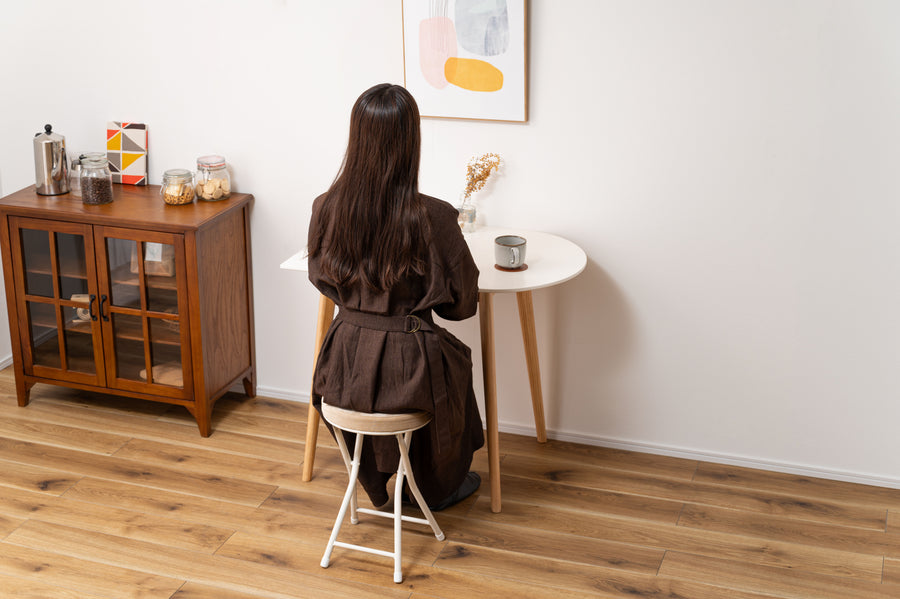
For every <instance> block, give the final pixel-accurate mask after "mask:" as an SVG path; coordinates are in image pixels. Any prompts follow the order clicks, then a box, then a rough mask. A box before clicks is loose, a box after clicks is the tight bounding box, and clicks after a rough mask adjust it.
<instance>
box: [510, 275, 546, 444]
mask: <svg viewBox="0 0 900 599" xmlns="http://www.w3.org/2000/svg"><path fill="white" fill-rule="evenodd" d="M516 301H517V302H518V303H519V322H520V323H521V324H522V340H523V341H524V342H525V363H526V364H527V365H528V383H529V384H530V385H531V406H532V408H533V409H534V428H535V433H536V436H537V440H538V442H539V443H546V442H547V427H546V425H545V424H544V392H543V390H542V389H541V366H540V364H539V363H538V351H537V333H536V332H535V329H534V303H533V302H532V299H531V291H519V292H518V293H516Z"/></svg>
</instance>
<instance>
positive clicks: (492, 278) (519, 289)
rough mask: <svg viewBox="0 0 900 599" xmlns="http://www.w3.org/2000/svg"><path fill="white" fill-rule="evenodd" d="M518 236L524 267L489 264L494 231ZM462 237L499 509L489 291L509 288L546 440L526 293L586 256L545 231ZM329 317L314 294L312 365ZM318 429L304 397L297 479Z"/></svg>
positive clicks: (296, 258)
mask: <svg viewBox="0 0 900 599" xmlns="http://www.w3.org/2000/svg"><path fill="white" fill-rule="evenodd" d="M508 234H513V235H520V236H522V237H524V238H525V239H526V240H527V248H526V251H525V264H526V265H527V267H528V268H526V269H524V270H520V271H516V272H511V271H502V270H500V269H497V268H495V266H494V239H495V238H496V237H498V236H500V235H508ZM464 237H465V239H466V243H468V245H469V249H470V250H471V252H472V257H473V258H474V259H475V264H476V265H477V266H478V270H479V271H480V275H479V277H478V302H479V308H478V313H479V324H480V328H481V362H482V373H483V376H484V411H485V420H486V424H487V445H488V467H489V471H490V480H491V510H492V511H494V512H499V511H500V508H501V498H500V433H499V429H498V422H497V376H496V367H495V360H494V294H495V293H515V294H516V300H517V303H518V307H519V322H520V324H521V325H522V340H523V341H524V344H525V360H526V363H527V366H528V381H529V385H530V387H531V403H532V408H533V410H534V425H535V431H536V437H537V440H538V441H539V442H541V443H543V442H546V440H547V430H546V425H545V423H544V399H543V391H542V388H541V371H540V365H539V360H538V351H537V336H536V334H535V326H534V304H533V302H532V296H531V292H532V291H533V290H535V289H541V288H543V287H551V286H553V285H559V284H560V283H564V282H566V281H568V280H569V279H572V278H574V277H576V276H578V275H579V274H580V273H581V272H582V271H583V270H584V268H585V266H587V256H586V255H585V253H584V250H582V249H581V248H580V247H578V246H577V245H575V244H574V243H572V242H571V241H568V240H567V239H563V238H562V237H558V236H556V235H551V234H550V233H543V232H540V231H525V230H522V229H505V228H496V227H481V228H478V229H476V230H475V231H473V232H471V233H465V234H464ZM281 268H283V269H286V270H301V271H305V270H307V262H306V251H305V250H303V251H300V252H297V253H296V254H294V255H293V256H291V257H290V258H288V259H287V260H285V261H284V262H283V263H282V264H281ZM333 318H334V302H332V301H331V300H330V299H328V298H327V297H325V296H324V295H323V296H321V297H320V298H319V314H318V318H317V324H316V341H315V353H314V354H313V370H315V364H316V362H315V361H316V359H317V358H318V355H319V349H320V348H321V346H322V341H323V340H324V338H325V333H326V331H327V330H328V326H329V325H330V324H331V320H332V319H333ZM318 430H319V413H318V412H317V411H316V410H315V408H314V407H313V405H312V402H311V401H310V404H309V418H308V421H307V428H306V450H305V457H304V460H303V476H302V480H304V481H308V480H310V479H311V478H312V469H313V462H314V461H315V455H316V439H317V435H318Z"/></svg>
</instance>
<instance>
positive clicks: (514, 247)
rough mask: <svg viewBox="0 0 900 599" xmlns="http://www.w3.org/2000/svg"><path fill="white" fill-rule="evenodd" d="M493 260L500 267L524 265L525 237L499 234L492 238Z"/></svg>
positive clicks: (512, 267) (519, 266)
mask: <svg viewBox="0 0 900 599" xmlns="http://www.w3.org/2000/svg"><path fill="white" fill-rule="evenodd" d="M494 262H495V263H496V264H497V266H499V267H500V268H509V269H514V268H522V266H524V265H525V238H524V237H519V236H518V235H501V236H500V237H497V238H496V239H495V240H494Z"/></svg>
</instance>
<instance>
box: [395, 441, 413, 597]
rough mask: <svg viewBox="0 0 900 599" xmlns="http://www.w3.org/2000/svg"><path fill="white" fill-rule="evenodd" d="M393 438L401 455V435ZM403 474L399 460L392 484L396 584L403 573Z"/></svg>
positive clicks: (401, 461) (404, 472) (402, 465)
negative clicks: (398, 445) (401, 561)
mask: <svg viewBox="0 0 900 599" xmlns="http://www.w3.org/2000/svg"><path fill="white" fill-rule="evenodd" d="M408 434H409V433H407V435H408ZM394 436H395V437H397V443H399V444H400V447H401V450H400V451H401V453H402V452H403V449H402V448H403V447H404V444H403V435H401V434H397V435H394ZM405 474H406V468H405V465H404V463H403V460H402V459H401V460H400V465H399V466H398V467H397V478H396V480H395V482H394V582H396V583H400V582H403V571H402V570H401V567H400V560H401V559H402V558H401V555H402V554H403V552H402V547H403V533H402V525H403V501H401V499H400V494H401V492H402V491H403V477H404V475H405Z"/></svg>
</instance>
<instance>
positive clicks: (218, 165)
mask: <svg viewBox="0 0 900 599" xmlns="http://www.w3.org/2000/svg"><path fill="white" fill-rule="evenodd" d="M196 186H197V187H196V190H197V197H198V198H200V199H201V200H207V201H211V202H214V201H217V200H224V199H225V198H227V197H228V196H230V195H231V177H230V175H229V174H228V169H227V168H225V159H224V158H222V157H221V156H217V155H210V156H201V157H200V158H198V159H197V183H196Z"/></svg>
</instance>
